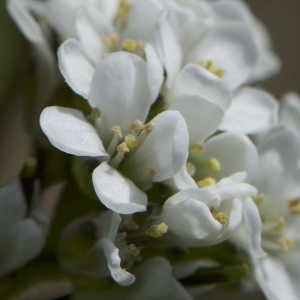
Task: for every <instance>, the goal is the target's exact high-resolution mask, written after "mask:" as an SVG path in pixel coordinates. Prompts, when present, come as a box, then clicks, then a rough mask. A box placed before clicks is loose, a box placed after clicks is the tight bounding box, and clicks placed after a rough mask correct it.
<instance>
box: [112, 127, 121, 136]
mask: <svg viewBox="0 0 300 300" xmlns="http://www.w3.org/2000/svg"><path fill="white" fill-rule="evenodd" d="M111 131H112V132H113V133H114V134H116V135H117V136H119V137H120V138H122V137H123V133H122V129H121V127H120V126H117V125H116V126H113V127H112V128H111Z"/></svg>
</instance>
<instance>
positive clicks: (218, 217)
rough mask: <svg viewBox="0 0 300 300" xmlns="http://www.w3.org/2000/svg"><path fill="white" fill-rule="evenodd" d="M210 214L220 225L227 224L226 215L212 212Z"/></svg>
mask: <svg viewBox="0 0 300 300" xmlns="http://www.w3.org/2000/svg"><path fill="white" fill-rule="evenodd" d="M211 214H212V216H213V217H214V218H215V219H216V220H217V221H218V222H219V223H221V224H222V225H225V224H227V223H228V220H229V217H228V216H227V215H226V214H224V213H223V212H221V211H215V210H213V211H212V212H211Z"/></svg>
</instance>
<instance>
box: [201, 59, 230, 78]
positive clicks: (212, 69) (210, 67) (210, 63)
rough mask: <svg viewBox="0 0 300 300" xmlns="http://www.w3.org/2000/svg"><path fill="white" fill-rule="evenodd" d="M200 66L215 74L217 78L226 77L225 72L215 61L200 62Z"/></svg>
mask: <svg viewBox="0 0 300 300" xmlns="http://www.w3.org/2000/svg"><path fill="white" fill-rule="evenodd" d="M198 65H199V66H200V67H202V68H204V69H206V70H207V71H209V72H211V73H213V74H215V75H216V76H217V77H219V78H222V77H223V76H224V73H225V71H224V70H223V69H221V68H218V67H216V66H215V65H214V63H213V61H212V60H210V59H208V60H200V61H199V62H198Z"/></svg>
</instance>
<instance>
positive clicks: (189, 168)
mask: <svg viewBox="0 0 300 300" xmlns="http://www.w3.org/2000/svg"><path fill="white" fill-rule="evenodd" d="M186 169H187V171H188V173H189V174H190V175H191V176H194V175H195V174H196V171H197V168H196V166H195V165H194V164H193V163H191V162H187V164H186Z"/></svg>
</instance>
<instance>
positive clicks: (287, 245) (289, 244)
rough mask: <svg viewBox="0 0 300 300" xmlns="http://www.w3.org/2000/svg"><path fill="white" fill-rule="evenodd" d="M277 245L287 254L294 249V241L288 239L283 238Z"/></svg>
mask: <svg viewBox="0 0 300 300" xmlns="http://www.w3.org/2000/svg"><path fill="white" fill-rule="evenodd" d="M278 244H279V246H280V248H281V250H282V251H284V252H287V251H289V250H291V249H292V248H293V247H294V245H295V241H293V240H291V239H289V238H286V237H283V238H280V239H279V240H278Z"/></svg>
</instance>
